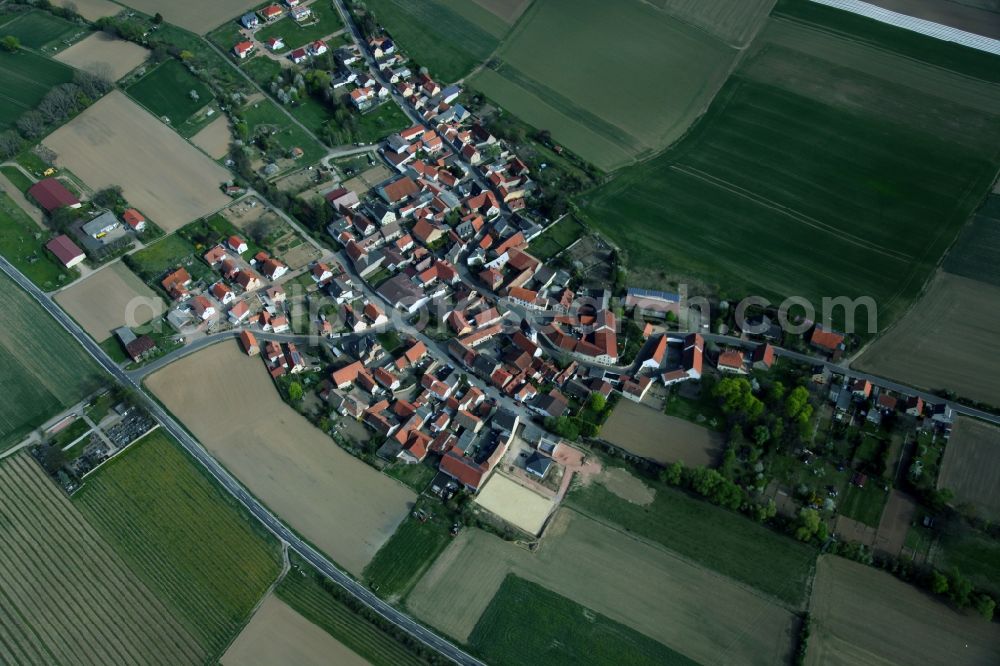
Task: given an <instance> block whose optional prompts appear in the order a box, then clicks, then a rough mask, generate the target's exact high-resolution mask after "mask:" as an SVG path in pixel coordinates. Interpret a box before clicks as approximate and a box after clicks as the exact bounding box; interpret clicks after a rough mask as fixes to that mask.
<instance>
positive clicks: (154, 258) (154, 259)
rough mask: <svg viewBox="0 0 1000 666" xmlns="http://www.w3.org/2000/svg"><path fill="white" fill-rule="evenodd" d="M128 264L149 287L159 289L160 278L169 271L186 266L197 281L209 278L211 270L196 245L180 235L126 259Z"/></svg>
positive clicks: (161, 241) (149, 246) (160, 240)
mask: <svg viewBox="0 0 1000 666" xmlns="http://www.w3.org/2000/svg"><path fill="white" fill-rule="evenodd" d="M125 263H126V264H128V266H129V267H130V268H131V269H132V270H134V271H135V273H136V274H137V275H138V276H139V278H140V279H141V280H142V281H143V282H145V283H146V284H148V285H149V286H151V287H153V288H155V289H159V288H160V278H162V277H163V274H164V273H166V272H167V271H168V270H170V269H173V268H177V267H178V266H184V267H185V268H187V270H188V272H189V273H190V274H191V277H192V278H193V279H195V280H197V279H199V278H203V277H207V276H208V275H210V274H211V270H210V269H209V268H208V266H207V265H206V264H205V263H204V262H203V261H202V260H201V257H200V255H198V252H197V251H196V250H195V247H194V245H191V243H189V242H187V241H186V240H184V238H182V237H181V236H180V234H171V235H169V236H164V237H163V238H161V239H159V240H157V241H156V242H155V243H152V244H150V245H148V246H146V247H144V248H143V249H141V250H139V251H138V252H133V253H132V254H130V255H128V256H127V257H126V261H125Z"/></svg>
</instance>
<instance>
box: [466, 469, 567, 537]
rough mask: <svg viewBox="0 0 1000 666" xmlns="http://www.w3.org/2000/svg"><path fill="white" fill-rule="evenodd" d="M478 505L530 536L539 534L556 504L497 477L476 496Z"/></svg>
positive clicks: (488, 482)
mask: <svg viewBox="0 0 1000 666" xmlns="http://www.w3.org/2000/svg"><path fill="white" fill-rule="evenodd" d="M475 502H476V504H478V505H479V506H481V507H483V508H484V509H486V510H487V511H491V512H493V513H495V514H496V515H498V516H500V517H501V518H503V519H504V520H506V521H507V522H508V523H510V524H511V525H515V526H517V527H519V528H521V529H522V530H524V531H525V532H528V533H529V534H534V535H536V536H537V535H538V533H539V532H541V531H542V526H544V525H545V519H546V518H548V517H549V514H550V513H551V512H552V509H553V508H554V507H555V503H554V502H553V501H552V500H551V499H549V498H547V497H542V496H541V495H539V494H538V493H536V492H535V491H533V490H531V489H529V488H525V487H524V486H522V485H521V484H519V483H518V482H517V481H514V480H513V479H511V478H508V477H506V476H504V475H503V474H494V475H493V476H492V477H490V480H489V481H487V482H486V485H485V486H483V489H482V490H481V491H480V492H479V495H477V496H476V500H475Z"/></svg>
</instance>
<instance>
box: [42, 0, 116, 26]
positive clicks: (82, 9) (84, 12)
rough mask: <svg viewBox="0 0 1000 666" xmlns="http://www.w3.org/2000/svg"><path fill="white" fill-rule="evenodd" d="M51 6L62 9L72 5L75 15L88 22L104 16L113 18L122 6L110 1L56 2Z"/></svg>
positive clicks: (67, 0)
mask: <svg viewBox="0 0 1000 666" xmlns="http://www.w3.org/2000/svg"><path fill="white" fill-rule="evenodd" d="M53 4H59V5H61V6H63V7H65V6H67V5H70V4H72V5H73V6H74V7H76V11H77V13H78V14H79V15H80V16H82V17H83V18H85V19H87V20H88V21H96V20H97V19H99V18H103V17H105V16H114V15H115V14H117V13H118V12H120V11H121V10H122V6H121V5H119V4H116V3H114V2H111V0H57V2H55V3H53Z"/></svg>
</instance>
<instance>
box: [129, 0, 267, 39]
mask: <svg viewBox="0 0 1000 666" xmlns="http://www.w3.org/2000/svg"><path fill="white" fill-rule="evenodd" d="M122 4H124V5H128V6H129V7H132V8H133V9H138V10H139V11H141V12H145V13H146V14H149V15H150V16H152V15H153V14H155V13H157V12H160V13H161V14H163V18H164V20H166V21H167V22H168V23H173V24H175V25H179V26H180V27H182V28H185V29H187V30H190V31H191V32H196V33H198V34H199V35H204V34H205V33H206V32H208V31H210V30H212V29H213V28H217V27H218V26H220V25H222V24H223V23H225V22H226V21H227V20H229V19H232V18H236V17H239V15H240V14H242V13H243V12H245V11H247V10H249V9H251V8H253V7H256V6H257V5H259V4H260V3H259V2H253V1H252V0H212V1H211V2H205V1H204V0H174V1H173V2H167V3H164V2H163V1H162V0H127V1H126V2H123V3H122Z"/></svg>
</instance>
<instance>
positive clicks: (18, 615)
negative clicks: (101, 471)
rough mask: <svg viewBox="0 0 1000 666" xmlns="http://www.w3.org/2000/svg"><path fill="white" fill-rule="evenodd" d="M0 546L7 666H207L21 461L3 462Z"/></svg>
mask: <svg viewBox="0 0 1000 666" xmlns="http://www.w3.org/2000/svg"><path fill="white" fill-rule="evenodd" d="M0 543H2V546H3V547H2V548H0V562H2V566H3V569H4V575H3V576H2V577H0V599H2V600H3V603H2V604H0V609H2V610H0V618H2V623H0V644H2V645H3V655H4V661H7V660H10V661H12V662H13V663H23V664H54V663H64V664H78V663H94V664H101V663H103V664H111V663H146V664H180V663H192V664H193V663H198V662H204V661H205V660H206V657H207V654H206V653H205V651H204V650H202V648H201V647H200V646H199V645H198V644H197V642H196V641H195V640H194V638H193V637H192V636H191V634H190V633H188V631H187V630H186V629H185V628H184V627H183V626H182V625H181V624H180V623H179V622H178V621H177V619H176V618H175V617H174V616H173V614H172V612H171V610H170V609H169V608H168V607H167V605H166V604H164V603H163V602H162V601H161V600H160V599H158V598H157V597H156V596H155V595H154V593H153V592H152V591H151V590H150V589H149V588H147V587H146V586H145V585H144V584H143V582H142V580H141V579H140V578H139V577H137V576H136V574H135V573H133V571H132V570H131V569H130V568H129V566H128V565H127V564H126V563H125V562H124V561H123V560H122V558H120V557H119V556H118V555H117V554H116V553H115V551H114V550H113V549H112V548H111V547H110V546H109V545H108V543H107V542H106V541H105V540H104V539H103V538H102V535H101V534H100V533H99V531H97V530H95V529H94V528H93V527H91V526H90V525H89V524H88V523H87V521H86V520H85V518H84V516H82V515H81V514H80V512H79V511H77V510H76V508H75V507H74V506H73V505H72V503H70V501H69V500H68V499H67V498H66V495H64V494H63V492H62V491H61V490H60V489H59V488H58V486H56V485H55V484H54V483H53V482H52V481H51V480H50V479H49V478H48V476H47V475H46V474H45V472H43V471H42V469H41V467H39V466H38V464H37V463H36V462H35V461H34V460H32V459H31V457H30V456H28V455H27V454H26V453H19V454H18V455H16V456H14V457H12V458H8V459H6V460H3V461H2V462H0Z"/></svg>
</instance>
